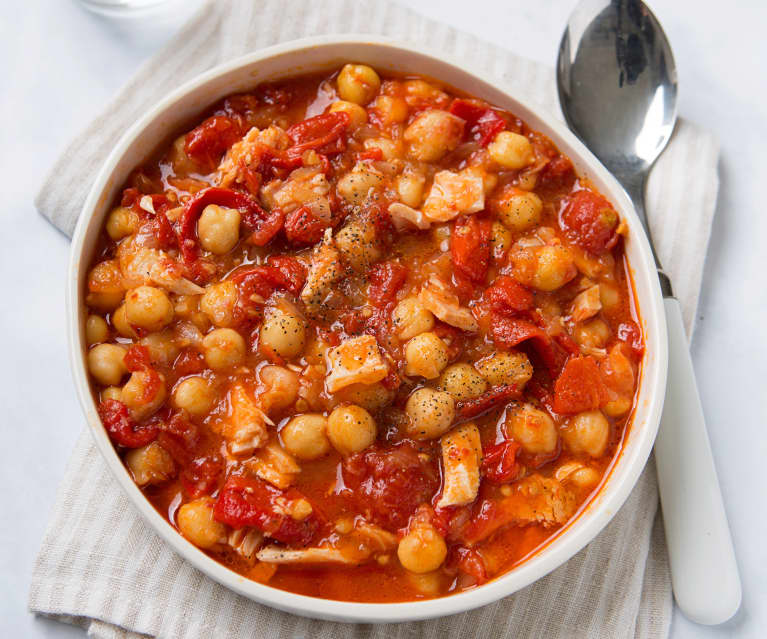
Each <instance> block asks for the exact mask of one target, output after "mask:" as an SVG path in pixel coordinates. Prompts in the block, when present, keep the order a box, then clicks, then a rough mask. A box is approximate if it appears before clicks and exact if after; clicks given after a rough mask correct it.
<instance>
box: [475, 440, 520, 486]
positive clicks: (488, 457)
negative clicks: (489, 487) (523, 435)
mask: <svg viewBox="0 0 767 639" xmlns="http://www.w3.org/2000/svg"><path fill="white" fill-rule="evenodd" d="M521 448H522V446H521V445H520V444H518V443H517V442H514V441H503V442H500V443H498V444H491V445H489V446H486V447H485V448H484V450H483V451H482V472H483V474H484V476H485V477H486V478H487V479H488V481H491V482H493V483H494V484H505V483H507V482H510V481H514V480H515V479H517V478H518V477H519V474H520V472H521V471H522V466H521V464H519V463H518V462H517V454H518V453H519V451H520V450H521Z"/></svg>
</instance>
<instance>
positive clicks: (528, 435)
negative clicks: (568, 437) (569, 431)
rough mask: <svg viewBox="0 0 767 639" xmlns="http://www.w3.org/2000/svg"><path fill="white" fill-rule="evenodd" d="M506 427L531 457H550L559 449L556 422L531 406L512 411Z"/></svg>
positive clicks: (524, 405)
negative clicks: (549, 455)
mask: <svg viewBox="0 0 767 639" xmlns="http://www.w3.org/2000/svg"><path fill="white" fill-rule="evenodd" d="M506 426H507V428H508V432H509V434H510V435H511V436H512V437H513V438H514V440H515V441H517V442H518V443H519V444H520V445H521V446H522V448H523V449H524V450H525V452H527V453H530V454H531V455H548V454H550V453H553V452H554V451H555V450H556V449H557V439H558V436H557V428H556V426H555V425H554V420H553V419H552V418H551V417H550V416H549V415H548V414H547V413H544V412H543V411H542V410H539V409H537V408H535V407H534V406H532V405H531V404H523V405H522V406H520V407H519V408H518V409H516V410H514V411H512V413H511V415H509V417H508V418H507V421H506Z"/></svg>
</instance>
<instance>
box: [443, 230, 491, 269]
mask: <svg viewBox="0 0 767 639" xmlns="http://www.w3.org/2000/svg"><path fill="white" fill-rule="evenodd" d="M490 229H491V222H490V220H486V219H479V218H478V217H476V216H474V215H472V216H468V217H461V218H459V219H457V220H456V221H455V225H454V227H453V233H452V239H451V241H450V254H451V256H452V258H453V268H454V269H455V270H456V271H458V272H459V273H460V274H461V275H464V276H465V277H467V278H468V279H470V280H471V281H472V282H477V283H481V282H484V281H485V276H486V275H487V268H488V266H489V265H490V233H491V231H490Z"/></svg>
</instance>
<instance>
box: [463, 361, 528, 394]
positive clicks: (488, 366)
mask: <svg viewBox="0 0 767 639" xmlns="http://www.w3.org/2000/svg"><path fill="white" fill-rule="evenodd" d="M474 368H476V369H477V370H478V371H479V374H480V375H482V377H484V378H485V379H486V380H487V382H488V383H489V384H490V385H491V386H499V385H501V384H514V385H515V386H516V387H517V388H519V389H521V388H523V387H524V385H525V384H527V382H529V381H530V378H531V377H532V376H533V367H532V365H531V364H530V360H529V359H528V358H527V355H525V354H524V353H516V352H512V353H494V354H493V355H490V356H489V357H485V358H484V359H481V360H479V361H478V362H477V363H476V364H474Z"/></svg>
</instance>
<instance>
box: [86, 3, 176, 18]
mask: <svg viewBox="0 0 767 639" xmlns="http://www.w3.org/2000/svg"><path fill="white" fill-rule="evenodd" d="M79 1H80V4H82V5H83V6H84V7H85V8H86V9H89V10H90V11H93V12H94V13H100V14H102V15H108V16H131V15H139V14H142V13H147V12H151V11H154V10H156V9H158V8H159V7H160V6H161V5H166V4H171V3H172V2H174V1H175V0H79Z"/></svg>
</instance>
